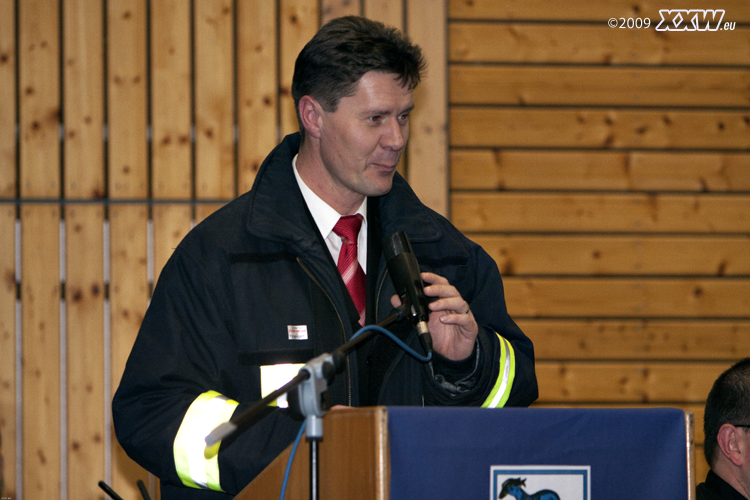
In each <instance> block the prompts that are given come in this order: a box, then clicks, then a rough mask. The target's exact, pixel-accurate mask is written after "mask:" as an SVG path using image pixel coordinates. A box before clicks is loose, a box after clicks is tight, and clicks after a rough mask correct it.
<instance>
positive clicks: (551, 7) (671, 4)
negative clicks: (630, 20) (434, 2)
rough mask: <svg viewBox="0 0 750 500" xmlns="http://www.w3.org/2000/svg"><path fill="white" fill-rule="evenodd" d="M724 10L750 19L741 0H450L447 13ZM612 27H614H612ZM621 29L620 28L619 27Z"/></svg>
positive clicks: (652, 14) (550, 15)
mask: <svg viewBox="0 0 750 500" xmlns="http://www.w3.org/2000/svg"><path fill="white" fill-rule="evenodd" d="M708 8H721V9H724V10H726V16H725V17H726V19H725V20H726V21H736V22H747V21H750V6H748V4H747V2H744V1H742V0H728V1H726V2H724V3H722V4H721V7H718V6H716V7H706V5H705V4H703V3H701V2H700V0H687V1H680V0H665V1H663V2H659V1H651V0H639V1H636V2H632V1H628V0H594V1H590V2H583V3H576V4H575V5H571V3H570V2H565V1H560V0H555V1H552V2H550V1H548V0H510V1H504V2H497V1H495V0H450V16H451V17H452V18H457V19H540V20H554V21H603V22H606V21H607V20H608V19H609V18H611V17H617V18H619V17H626V18H627V17H649V18H651V19H660V16H659V10H660V9H708ZM613 31H614V30H613ZM623 31H624V30H623Z"/></svg>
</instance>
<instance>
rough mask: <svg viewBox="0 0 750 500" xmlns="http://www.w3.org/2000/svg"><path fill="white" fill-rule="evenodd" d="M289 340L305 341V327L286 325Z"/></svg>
mask: <svg viewBox="0 0 750 500" xmlns="http://www.w3.org/2000/svg"><path fill="white" fill-rule="evenodd" d="M286 331H287V333H288V334H289V340H307V325H287V327H286Z"/></svg>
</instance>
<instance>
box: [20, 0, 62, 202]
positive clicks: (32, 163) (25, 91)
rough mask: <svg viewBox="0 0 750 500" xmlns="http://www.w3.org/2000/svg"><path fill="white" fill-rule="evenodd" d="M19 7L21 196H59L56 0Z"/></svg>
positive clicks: (57, 12)
mask: <svg viewBox="0 0 750 500" xmlns="http://www.w3.org/2000/svg"><path fill="white" fill-rule="evenodd" d="M18 9H19V15H18V17H19V33H18V35H19V42H18V43H19V56H18V57H19V84H18V85H19V87H20V88H19V101H20V102H19V107H20V132H21V146H20V151H19V155H20V161H21V174H20V175H21V195H22V196H25V197H34V198H57V197H59V196H60V137H59V132H60V64H59V62H60V52H59V48H60V44H59V38H58V33H59V28H60V19H59V15H58V14H59V8H58V3H57V1H54V0H53V1H51V2H50V1H44V0H30V1H28V2H21V3H19V4H18Z"/></svg>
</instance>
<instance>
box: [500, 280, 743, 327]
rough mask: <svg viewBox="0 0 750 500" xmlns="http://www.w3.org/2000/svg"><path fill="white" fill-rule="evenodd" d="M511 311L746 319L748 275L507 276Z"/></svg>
mask: <svg viewBox="0 0 750 500" xmlns="http://www.w3.org/2000/svg"><path fill="white" fill-rule="evenodd" d="M503 281H504V285H505V300H506V303H507V306H508V311H509V312H510V314H511V316H514V317H518V318H525V317H547V318H554V317H559V318H566V317H567V318H582V317H594V318H601V317H617V318H649V317H651V318H696V319H703V318H715V319H720V318H727V319H728V318H736V319H748V311H750V281H749V280H747V279H730V278H688V277H684V278H683V277H680V278H606V279H603V278H516V277H506V278H505V279H504V280H503Z"/></svg>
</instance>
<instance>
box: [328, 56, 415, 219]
mask: <svg viewBox="0 0 750 500" xmlns="http://www.w3.org/2000/svg"><path fill="white" fill-rule="evenodd" d="M413 107H414V101H413V99H412V91H411V90H409V89H408V88H407V87H405V86H402V85H401V84H400V83H399V82H398V80H396V79H395V78H394V75H392V74H385V73H378V72H375V71H370V72H368V73H365V74H364V75H363V76H362V78H360V80H359V82H358V84H357V87H356V92H355V93H354V94H353V95H351V96H349V97H344V98H342V99H341V100H340V101H339V105H338V107H337V109H336V111H334V112H326V111H323V113H322V116H321V121H320V124H321V135H320V157H321V161H322V163H323V167H324V171H325V174H324V176H325V177H326V178H325V179H320V181H322V183H323V184H324V189H325V191H327V193H326V194H327V195H328V196H329V197H330V198H332V199H333V200H335V204H336V205H339V206H346V207H351V205H354V204H356V206H354V208H353V209H354V210H356V208H357V207H358V206H359V204H361V202H362V200H363V199H364V198H363V197H364V196H380V195H383V194H386V193H387V192H388V191H390V189H391V184H392V182H393V175H394V173H395V172H396V167H397V166H398V162H399V159H400V158H401V154H402V153H403V151H404V147H405V146H406V142H407V140H408V139H409V113H410V112H411V110H412V108H413ZM323 198H324V199H325V197H323ZM357 200H358V201H357ZM327 201H329V200H327ZM329 203H330V201H329ZM334 208H336V206H335V205H334ZM337 209H338V208H337ZM339 211H340V210H339ZM345 211H347V212H350V211H351V209H350V208H347V209H346V210H345ZM342 213H343V212H342Z"/></svg>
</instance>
